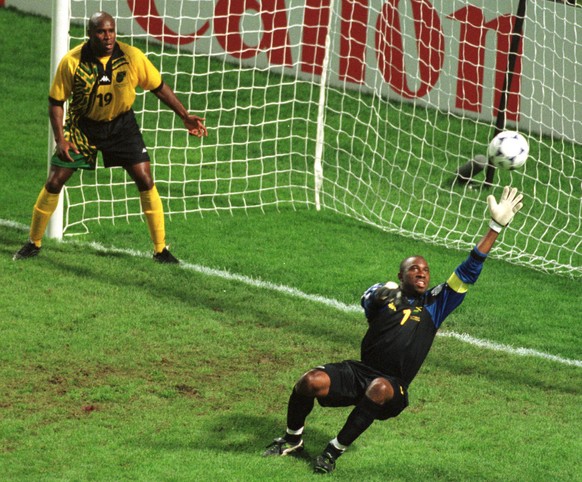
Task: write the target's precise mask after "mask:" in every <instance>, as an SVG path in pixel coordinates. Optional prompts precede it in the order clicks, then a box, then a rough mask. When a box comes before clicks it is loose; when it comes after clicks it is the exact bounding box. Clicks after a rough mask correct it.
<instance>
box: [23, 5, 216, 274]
mask: <svg viewBox="0 0 582 482" xmlns="http://www.w3.org/2000/svg"><path fill="white" fill-rule="evenodd" d="M87 35H88V37H89V38H88V40H87V41H86V42H84V43H83V44H81V45H78V46H77V47H75V48H73V49H72V50H70V51H69V52H68V53H67V54H65V56H64V57H63V59H62V60H61V62H60V63H59V66H58V69H57V72H56V75H55V78H54V79H53V83H52V86H51V89H50V93H49V118H50V123H51V127H52V129H53V132H54V136H55V142H56V149H55V153H54V155H53V157H52V159H51V165H50V170H49V174H48V179H47V181H46V184H45V185H44V187H43V189H42V190H41V192H40V194H39V196H38V198H37V201H36V203H35V205H34V209H33V213H32V222H31V225H30V233H29V240H28V242H27V243H26V244H24V246H22V248H21V249H20V250H19V251H18V252H17V253H16V254H15V255H14V259H26V258H31V257H33V256H36V255H37V254H38V253H39V251H40V249H41V244H42V238H43V236H44V232H45V230H46V227H47V225H48V222H49V219H50V217H51V216H52V214H53V213H54V211H55V209H56V207H57V204H58V201H59V195H60V192H61V190H62V188H63V186H64V185H65V183H66V182H67V181H68V180H69V178H70V177H71V176H72V175H73V173H74V172H75V171H77V169H89V170H93V169H95V165H96V162H97V153H98V151H101V153H102V155H103V163H104V166H105V167H115V166H120V167H122V168H123V169H125V171H126V172H127V173H128V174H129V176H130V177H131V179H132V180H133V181H134V182H135V184H136V186H137V189H138V191H139V197H140V201H141V207H142V211H143V213H144V215H145V218H146V221H147V224H148V228H149V232H150V236H151V239H152V241H153V245H154V253H153V258H154V260H155V261H157V262H160V263H178V260H177V259H176V258H175V257H174V256H173V255H172V254H171V253H170V252H169V251H168V249H167V247H166V239H165V237H166V231H165V225H164V209H163V206H162V201H161V199H160V195H159V194H158V191H157V188H156V186H155V184H154V180H153V178H152V174H151V170H150V157H149V154H148V151H147V148H146V145H145V143H144V140H143V137H142V134H141V131H140V128H139V126H138V124H137V121H136V118H135V115H134V112H133V110H132V106H133V103H134V101H135V97H136V87H138V86H139V87H141V88H142V89H144V90H149V91H151V92H152V93H153V94H154V95H155V96H156V97H157V98H158V99H160V100H161V101H162V102H163V103H164V104H166V105H167V106H168V107H169V108H170V109H172V110H173V111H174V112H175V113H176V114H177V115H178V116H179V117H180V118H181V119H182V122H183V123H184V127H185V128H186V129H187V130H188V132H189V133H190V134H192V135H195V136H197V137H203V136H206V135H207V134H208V133H207V130H206V127H205V126H204V118H202V117H198V116H196V115H191V114H189V113H188V111H187V110H186V108H185V107H184V105H183V104H182V103H181V102H180V100H178V98H177V97H176V95H175V93H174V91H173V90H172V89H171V88H170V86H168V85H167V84H166V83H164V82H163V80H162V76H161V74H160V72H159V71H158V70H157V69H156V68H155V67H154V65H153V64H152V63H151V62H150V61H149V60H148V58H147V57H146V56H145V55H144V54H143V52H142V51H141V50H139V49H137V48H136V47H133V46H131V45H128V44H125V43H123V42H117V35H116V31H115V20H114V19H113V17H112V16H111V15H110V14H108V13H106V12H97V13H95V14H93V15H92V16H91V18H90V19H89V23H88V28H87ZM67 100H68V101H69V108H68V111H67V119H66V123H65V125H64V126H63V118H64V104H65V102H66V101H67Z"/></svg>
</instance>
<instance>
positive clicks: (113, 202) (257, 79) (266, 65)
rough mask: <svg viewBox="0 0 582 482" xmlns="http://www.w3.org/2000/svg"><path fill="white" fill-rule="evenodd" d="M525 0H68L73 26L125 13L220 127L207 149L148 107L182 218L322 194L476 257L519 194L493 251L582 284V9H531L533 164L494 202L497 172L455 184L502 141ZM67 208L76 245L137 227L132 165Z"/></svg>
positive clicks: (505, 179) (146, 116)
mask: <svg viewBox="0 0 582 482" xmlns="http://www.w3.org/2000/svg"><path fill="white" fill-rule="evenodd" d="M518 3H519V0H514V1H507V0H503V1H502V0H492V1H487V2H484V1H477V0H475V1H470V2H450V1H444V0H442V1H433V2H429V1H428V0H388V1H384V0H382V1H376V0H369V1H367V0H335V1H334V0H328V1H325V0H323V1H322V0H318V1H315V0H304V1H302V2H295V1H290V0H240V1H239V2H231V1H227V0H216V1H209V0H206V1H204V0H201V1H196V2H193V1H178V0H157V1H154V0H149V1H131V0H129V1H121V0H117V1H116V0H104V1H95V0H71V12H72V19H71V22H72V24H74V25H85V24H86V21H87V19H88V17H89V16H90V15H91V14H92V13H93V12H95V11H97V10H106V11H108V12H109V13H111V14H112V15H114V16H115V17H116V19H117V24H118V31H119V32H118V36H119V39H120V40H123V41H125V42H128V43H133V44H135V45H136V46H139V47H140V48H142V49H143V50H144V51H145V52H146V53H147V55H148V56H149V58H150V59H151V60H152V61H153V62H154V64H155V65H156V66H158V67H159V68H160V70H161V72H162V75H163V77H164V79H165V81H166V82H167V83H168V84H169V85H170V86H171V87H172V88H173V89H174V90H175V91H176V93H177V94H178V96H179V97H180V98H181V99H182V100H183V101H184V103H185V105H186V106H187V107H188V108H189V109H190V110H191V111H192V112H194V113H200V114H202V115H204V116H205V117H206V124H207V127H208V129H209V137H208V138H207V139H204V140H203V141H200V140H199V139H197V138H193V137H188V135H187V133H186V132H185V130H184V129H183V126H182V124H181V122H180V120H179V119H177V118H176V117H175V116H174V115H173V113H171V112H170V111H169V110H168V109H167V108H166V107H165V106H163V105H160V104H159V102H158V101H157V99H156V98H155V97H154V96H153V95H151V94H147V95H146V94H143V93H142V94H140V95H139V97H138V100H137V102H136V104H135V110H136V113H137V115H138V120H139V122H140V124H141V126H142V130H143V132H144V137H145V138H146V142H147V144H148V146H149V149H150V154H151V156H152V158H153V169H154V175H155V179H156V184H157V186H158V189H159V190H160V193H161V195H162V198H163V200H164V204H165V209H166V212H167V213H168V214H169V215H170V216H174V215H177V214H180V215H188V214H189V213H203V212H205V211H228V212H233V211H236V210H240V209H243V210H244V209H251V208H259V209H265V208H267V207H269V206H284V205H288V206H290V207H292V208H297V207H301V206H304V207H311V206H314V204H315V201H316V199H318V201H319V202H320V203H321V208H322V209H331V210H334V211H337V212H339V213H342V214H346V215H348V216H352V217H355V218H357V219H359V220H361V221H363V222H366V223H369V224H372V225H375V226H378V227H380V228H381V229H385V230H389V231H394V232H399V233H402V234H403V235H407V236H411V237H417V238H420V239H424V240H426V241H429V242H434V243H437V244H442V245H445V246H451V247H468V246H470V245H471V244H472V243H473V242H474V240H475V233H478V232H480V231H482V228H483V227H484V223H485V221H484V219H485V211H486V203H485V197H486V195H487V194H489V193H491V192H492V193H494V194H497V195H498V194H499V192H500V189H499V188H500V186H502V185H504V184H508V183H511V184H512V185H514V186H516V187H518V188H519V189H520V190H522V191H523V192H524V193H525V196H526V198H525V208H524V210H523V215H520V217H519V219H518V220H516V222H515V225H514V226H512V227H510V228H509V229H508V230H507V232H506V233H505V234H504V237H503V239H502V241H501V242H500V243H499V245H498V248H497V249H496V255H498V256H501V257H503V258H505V259H507V260H509V261H511V262H515V263H519V264H525V265H529V266H532V267H535V268H537V269H542V270H545V271H552V272H558V273H564V274H569V275H571V276H574V277H578V276H579V275H580V274H581V272H582V268H581V265H582V263H581V258H582V256H581V242H582V230H581V213H582V211H581V197H582V186H581V183H582V167H581V166H582V146H581V144H582V108H581V107H580V105H582V47H581V45H582V37H581V35H582V30H581V29H580V27H581V25H582V9H580V8H577V7H574V6H567V5H563V4H561V3H555V2H551V1H538V2H531V1H528V2H527V4H526V7H527V8H526V18H525V22H524V35H523V41H522V43H521V46H520V48H519V50H518V54H519V55H518V62H517V70H516V72H517V73H516V75H515V76H514V79H513V83H512V88H511V90H510V93H509V96H508V101H507V126H508V127H510V128H512V129H518V130H520V131H521V132H522V133H524V134H525V135H526V137H528V138H529V141H530V148H531V154H532V156H531V158H530V159H529V161H528V162H527V164H526V166H525V168H524V169H521V170H519V171H514V172H508V171H507V172H496V173H495V176H494V178H493V186H492V187H491V188H490V189H481V188H480V186H479V184H480V183H481V182H482V181H483V179H484V177H485V173H484V172H483V173H481V174H479V175H477V176H476V177H475V179H474V180H475V181H476V182H477V184H473V183H469V184H459V183H456V184H453V181H454V180H455V177H456V172H457V170H458V169H459V167H460V166H462V165H463V164H464V163H465V162H466V161H467V160H469V159H472V158H474V157H475V156H476V155H478V154H485V152H486V146H487V143H488V142H489V139H490V138H491V137H492V136H493V133H494V126H495V122H496V116H497V105H498V104H499V96H500V89H501V87H502V85H503V79H504V76H505V68H506V66H507V58H508V50H509V48H510V44H511V36H510V34H511V31H512V28H513V26H514V21H515V13H516V12H517V9H518ZM163 28H165V30H163ZM71 32H72V35H71V45H74V44H77V43H79V42H80V41H82V40H83V39H84V37H83V33H84V32H83V28H78V27H77V28H73V29H72V30H71ZM326 40H327V43H326ZM322 89H324V90H323V91H322ZM518 94H519V95H518ZM318 141H319V142H320V143H321V144H320V147H321V158H319V153H320V152H319V151H318ZM319 162H321V164H319ZM319 168H321V170H322V173H323V178H322V179H321V192H317V193H316V191H315V186H316V179H314V171H315V172H319ZM74 179H75V178H73V181H74ZM317 185H318V186H319V184H317ZM316 194H317V196H316ZM66 200H67V203H66V204H67V206H66V215H65V221H66V223H65V232H66V233H69V234H72V233H75V232H79V230H84V229H86V227H87V226H90V222H91V221H93V220H97V219H100V220H103V219H112V220H115V219H117V218H129V217H132V216H139V215H140V214H141V212H140V207H139V199H138V196H137V192H136V190H135V188H134V186H133V185H132V183H131V182H130V181H129V180H128V179H126V178H125V176H124V175H123V173H122V172H121V171H120V170H119V169H116V170H105V169H98V170H97V171H96V173H94V174H92V173H89V174H88V173H84V175H83V176H82V180H81V183H80V184H78V185H76V184H74V183H71V184H69V185H68V186H67V189H66ZM318 207H319V206H318Z"/></svg>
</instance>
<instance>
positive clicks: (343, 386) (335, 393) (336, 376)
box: [316, 360, 408, 420]
mask: <svg viewBox="0 0 582 482" xmlns="http://www.w3.org/2000/svg"><path fill="white" fill-rule="evenodd" d="M316 370H323V371H324V372H326V373H327V374H328V375H329V378H330V380H331V386H330V389H329V394H328V395H327V396H326V397H325V398H320V399H318V401H319V404H320V405H321V406H322V407H348V406H350V405H356V404H357V403H358V402H359V401H360V400H361V399H362V397H363V396H364V394H365V393H366V389H367V388H368V387H369V386H370V383H372V381H373V380H375V379H376V378H384V379H385V380H388V381H389V382H390V384H391V385H392V388H394V397H393V398H392V400H390V401H389V402H388V403H387V404H385V405H384V408H383V410H382V412H381V414H380V415H379V416H378V417H377V419H378V420H386V419H388V418H393V417H396V416H398V415H399V414H400V412H402V411H403V410H404V409H405V408H406V407H407V406H408V391H407V389H406V387H405V386H404V385H403V384H402V383H401V382H400V380H399V379H398V378H396V377H390V376H387V375H384V374H383V373H381V372H379V371H377V370H374V369H373V368H370V367H369V366H367V365H364V364H363V363H362V362H359V361H355V360H345V361H343V362H340V363H328V364H326V365H322V366H319V367H316Z"/></svg>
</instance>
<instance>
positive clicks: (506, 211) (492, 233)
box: [477, 186, 523, 254]
mask: <svg viewBox="0 0 582 482" xmlns="http://www.w3.org/2000/svg"><path fill="white" fill-rule="evenodd" d="M522 199H523V194H520V193H518V192H517V189H516V188H510V187H509V186H505V187H504V188H503V192H502V193H501V197H500V199H499V202H497V200H496V199H495V197H494V196H493V195H490V196H488V197H487V204H488V206H489V213H490V215H491V221H490V222H489V231H487V233H486V234H485V236H483V237H482V238H481V240H480V241H479V242H478V243H477V249H478V250H479V251H480V252H481V253H483V254H487V253H489V251H490V250H491V247H492V246H493V244H494V243H495V241H496V240H497V237H498V236H499V233H500V232H501V230H502V229H503V228H504V227H505V226H507V225H508V224H509V223H510V222H511V220H512V219H513V216H515V214H516V213H517V212H518V211H519V210H520V209H521V208H522V207H523V203H522V202H521V201H522Z"/></svg>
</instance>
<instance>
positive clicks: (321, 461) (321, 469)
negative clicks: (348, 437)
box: [313, 452, 335, 474]
mask: <svg viewBox="0 0 582 482" xmlns="http://www.w3.org/2000/svg"><path fill="white" fill-rule="evenodd" d="M334 470H335V458H333V456H332V455H331V454H330V453H328V452H323V453H322V454H321V455H318V456H317V458H316V459H315V463H314V465H313V471H314V472H315V473H316V474H330V473H331V472H333V471H334Z"/></svg>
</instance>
